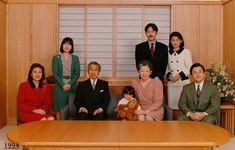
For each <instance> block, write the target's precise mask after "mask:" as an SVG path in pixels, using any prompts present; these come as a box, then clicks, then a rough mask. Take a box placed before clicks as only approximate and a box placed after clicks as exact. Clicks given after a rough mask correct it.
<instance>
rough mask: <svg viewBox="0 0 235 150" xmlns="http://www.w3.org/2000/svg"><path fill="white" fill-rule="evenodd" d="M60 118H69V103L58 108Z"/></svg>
mask: <svg viewBox="0 0 235 150" xmlns="http://www.w3.org/2000/svg"><path fill="white" fill-rule="evenodd" d="M60 119H61V120H68V119H69V105H65V106H64V107H63V108H62V109H61V110H60Z"/></svg>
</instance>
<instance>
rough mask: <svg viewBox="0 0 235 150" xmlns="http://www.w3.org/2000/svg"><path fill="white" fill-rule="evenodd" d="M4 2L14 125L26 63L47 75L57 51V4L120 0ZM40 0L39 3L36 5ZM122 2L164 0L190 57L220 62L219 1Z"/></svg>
mask: <svg viewBox="0 0 235 150" xmlns="http://www.w3.org/2000/svg"><path fill="white" fill-rule="evenodd" d="M8 2H9V4H8V32H7V34H8V38H7V41H8V50H7V75H8V79H7V85H8V86H7V103H8V108H7V111H8V116H7V119H8V123H9V124H15V123H16V97H17V89H18V85H19V83H20V82H22V81H25V80H26V79H27V74H28V69H29V67H30V65H31V64H32V63H33V62H40V63H42V64H43V65H44V66H45V68H46V73H47V75H50V74H51V58H52V56H53V55H54V54H55V53H58V51H57V41H58V40H57V25H58V23H57V20H58V19H57V13H58V12H57V11H58V10H57V9H58V8H57V7H58V3H60V4H63V3H66V2H68V3H69V4H71V3H74V4H79V2H81V4H90V3H92V2H93V3H94V4H99V2H100V4H104V3H105V4H111V5H113V4H118V3H119V2H120V1H107V0H102V1H98V0H97V1H83V0H81V1H75V0H68V1H66V0H49V1H41V0H37V4H34V3H32V1H29V0H9V1H8ZM24 2H25V3H24ZM41 2H42V3H43V4H40V3H41ZM57 2H58V3H57ZM123 2H125V3H126V4H127V3H128V4H131V5H144V4H146V5H147V4H149V3H151V5H154V4H155V5H160V4H166V3H168V5H171V6H172V13H171V15H172V17H171V18H172V31H174V30H178V31H180V32H182V34H183V36H184V38H185V42H186V47H187V48H189V49H190V50H191V51H192V54H193V60H194V61H197V62H202V63H203V64H205V65H206V66H207V65H209V63H210V61H211V59H212V58H216V61H222V57H221V52H222V48H221V46H222V35H221V34H222V29H221V28H222V25H221V24H222V19H221V15H222V3H221V2H220V1H196V2H185V1H183V2H182V1H181V2H180V1H163V0H162V1H160V0H153V1H140V0H136V1H135V0H129V1H128V0H127V1H123ZM154 2H155V3H154ZM186 4H187V5H186ZM117 80H118V82H117ZM120 80H121V81H120ZM130 80H131V79H130V78H123V79H115V78H111V79H109V81H112V85H117V84H118V85H120V84H122V85H125V84H126V83H129V82H130Z"/></svg>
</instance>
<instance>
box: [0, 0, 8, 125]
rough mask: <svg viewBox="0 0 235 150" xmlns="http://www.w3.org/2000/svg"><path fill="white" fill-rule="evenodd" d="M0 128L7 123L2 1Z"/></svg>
mask: <svg viewBox="0 0 235 150" xmlns="http://www.w3.org/2000/svg"><path fill="white" fill-rule="evenodd" d="M0 22H1V23H0V66H1V73H0V78H1V80H0V85H1V86H0V116H1V119H0V128H1V127H3V126H5V125H6V123H7V117H6V113H7V110H6V89H7V88H6V4H5V3H3V2H2V1H0Z"/></svg>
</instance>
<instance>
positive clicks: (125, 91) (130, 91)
mask: <svg viewBox="0 0 235 150" xmlns="http://www.w3.org/2000/svg"><path fill="white" fill-rule="evenodd" d="M124 94H128V95H133V97H134V98H135V89H134V88H133V87H132V86H130V85H127V86H125V87H124V88H123V90H122V95H123V96H124Z"/></svg>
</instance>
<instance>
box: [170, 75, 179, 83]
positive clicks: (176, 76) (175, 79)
mask: <svg viewBox="0 0 235 150" xmlns="http://www.w3.org/2000/svg"><path fill="white" fill-rule="evenodd" d="M179 79H180V75H179V74H177V75H175V76H174V77H172V78H171V81H173V82H176V81H178V80H179Z"/></svg>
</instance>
